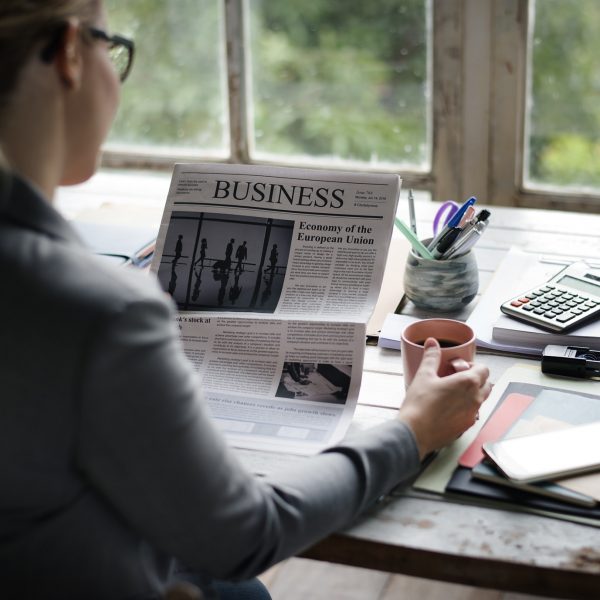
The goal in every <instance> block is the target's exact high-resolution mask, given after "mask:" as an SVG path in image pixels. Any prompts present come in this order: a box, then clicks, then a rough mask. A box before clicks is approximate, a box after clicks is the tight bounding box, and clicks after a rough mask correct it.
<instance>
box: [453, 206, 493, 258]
mask: <svg viewBox="0 0 600 600" xmlns="http://www.w3.org/2000/svg"><path fill="white" fill-rule="evenodd" d="M489 216H490V212H489V211H487V210H485V209H484V210H482V211H481V212H480V213H479V214H478V215H477V218H476V219H475V221H474V222H473V223H472V224H471V225H470V227H469V230H468V231H467V232H466V233H464V234H463V235H461V236H460V237H459V238H458V239H457V240H456V243H455V244H454V245H451V246H450V248H449V249H448V250H447V252H446V254H444V256H442V260H447V259H449V258H452V257H453V256H455V255H457V254H466V253H467V252H468V251H469V250H470V249H471V248H472V247H473V246H474V245H475V244H476V243H477V242H478V241H479V238H480V237H481V236H482V235H483V232H484V231H485V229H486V227H487V226H488V225H489V221H488V217H489ZM463 231H464V230H463Z"/></svg>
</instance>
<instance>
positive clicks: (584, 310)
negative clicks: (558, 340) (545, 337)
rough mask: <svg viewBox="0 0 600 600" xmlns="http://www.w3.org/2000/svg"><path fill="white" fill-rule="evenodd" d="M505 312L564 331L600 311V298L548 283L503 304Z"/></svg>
mask: <svg viewBox="0 0 600 600" xmlns="http://www.w3.org/2000/svg"><path fill="white" fill-rule="evenodd" d="M502 308H503V310H504V311H505V312H507V313H509V314H513V315H515V316H519V315H521V316H522V317H523V318H524V319H526V320H528V321H531V322H534V323H536V322H537V323H540V324H541V325H545V326H546V327H549V328H552V329H555V330H560V329H562V328H563V327H567V326H570V325H572V324H574V323H575V322H576V321H580V320H583V319H585V318H586V317H587V316H588V315H589V314H591V313H595V312H597V311H600V300H599V299H598V298H597V297H590V296H587V295H585V294H583V293H579V292H577V291H575V290H573V289H569V288H563V287H561V286H559V285H555V284H546V285H543V286H541V287H539V288H536V289H533V290H530V291H529V292H527V293H526V294H523V295H522V296H519V297H517V298H513V299H512V300H509V301H508V302H505V303H504V304H503V305H502Z"/></svg>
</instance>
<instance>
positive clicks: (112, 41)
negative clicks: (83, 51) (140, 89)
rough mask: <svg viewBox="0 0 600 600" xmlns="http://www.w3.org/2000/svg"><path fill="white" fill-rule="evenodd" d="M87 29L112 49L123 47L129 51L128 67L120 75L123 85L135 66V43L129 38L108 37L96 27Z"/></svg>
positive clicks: (119, 36)
mask: <svg viewBox="0 0 600 600" xmlns="http://www.w3.org/2000/svg"><path fill="white" fill-rule="evenodd" d="M85 29H86V31H88V32H89V34H90V35H91V36H92V37H93V38H95V39H97V40H102V41H104V42H107V43H108V44H109V46H110V47H111V48H115V47H117V46H122V47H123V48H125V49H126V50H127V66H126V67H125V69H124V70H123V72H122V73H119V78H120V80H121V83H123V81H125V80H126V79H127V77H128V76H129V73H130V71H131V66H132V65H133V57H134V55H135V43H134V41H133V40H130V39H129V38H126V37H123V36H122V35H108V33H106V31H103V30H102V29H97V28H96V27H89V26H87V27H86V28H85Z"/></svg>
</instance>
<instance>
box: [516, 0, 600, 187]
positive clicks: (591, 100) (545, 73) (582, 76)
mask: <svg viewBox="0 0 600 600" xmlns="http://www.w3.org/2000/svg"><path fill="white" fill-rule="evenodd" d="M533 6H534V10H533V11H532V14H531V16H532V19H531V23H532V30H531V35H530V44H531V47H530V60H531V64H530V67H531V68H530V69H529V74H530V81H529V85H530V98H529V102H528V104H529V106H528V122H527V131H528V139H527V140H526V141H527V143H528V147H527V158H528V165H527V167H528V168H527V169H526V173H525V177H526V180H527V182H528V183H533V184H535V183H537V184H554V185H559V186H569V187H571V186H573V187H584V186H588V187H589V186H592V187H600V102H599V94H600V66H599V63H598V57H599V56H600V35H599V32H600V2H598V0H537V2H535V3H534V5H533Z"/></svg>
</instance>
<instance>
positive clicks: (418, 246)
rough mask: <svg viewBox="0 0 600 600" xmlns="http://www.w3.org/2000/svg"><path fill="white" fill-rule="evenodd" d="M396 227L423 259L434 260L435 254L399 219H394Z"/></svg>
mask: <svg viewBox="0 0 600 600" xmlns="http://www.w3.org/2000/svg"><path fill="white" fill-rule="evenodd" d="M394 223H395V224H396V227H397V228H398V229H399V230H400V231H401V232H402V233H403V234H404V237H406V239H407V240H408V241H409V242H410V244H411V246H412V247H413V248H414V249H415V252H417V254H419V255H420V256H422V257H423V258H429V259H430V260H433V254H432V253H431V252H430V251H429V250H428V249H427V248H426V247H425V245H423V244H422V243H421V242H420V240H419V238H418V237H417V236H416V235H415V234H414V233H413V232H412V231H411V230H410V229H409V228H408V227H407V226H406V225H405V224H404V223H403V222H402V221H401V220H400V219H399V218H398V217H395V218H394Z"/></svg>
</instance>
